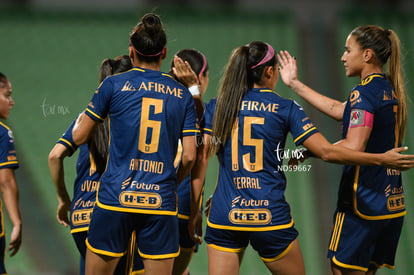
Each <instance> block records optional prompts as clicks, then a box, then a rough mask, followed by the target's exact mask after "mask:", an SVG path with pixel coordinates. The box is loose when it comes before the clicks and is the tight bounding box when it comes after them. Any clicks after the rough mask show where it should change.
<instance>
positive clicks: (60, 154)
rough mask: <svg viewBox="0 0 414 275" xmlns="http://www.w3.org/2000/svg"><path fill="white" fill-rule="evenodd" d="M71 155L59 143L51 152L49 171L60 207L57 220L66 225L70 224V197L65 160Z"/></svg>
mask: <svg viewBox="0 0 414 275" xmlns="http://www.w3.org/2000/svg"><path fill="white" fill-rule="evenodd" d="M68 155H70V151H69V149H68V148H67V147H66V146H64V145H62V144H60V143H57V144H56V145H55V147H53V149H52V151H50V153H49V158H48V163H49V171H50V175H51V177H52V181H53V183H54V185H55V188H56V193H57V199H58V207H57V216H56V218H57V220H58V222H59V223H60V224H62V225H64V226H66V227H67V226H68V225H69V217H68V212H69V210H70V203H71V201H70V198H69V194H68V191H67V189H66V185H65V173H64V167H63V160H64V158H65V157H67V156H68Z"/></svg>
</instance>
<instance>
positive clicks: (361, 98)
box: [348, 85, 375, 114]
mask: <svg viewBox="0 0 414 275" xmlns="http://www.w3.org/2000/svg"><path fill="white" fill-rule="evenodd" d="M373 100H375V97H370V93H369V90H368V89H366V88H365V87H364V86H361V85H359V86H356V87H355V88H354V89H352V91H351V93H350V95H349V98H348V101H349V104H350V107H351V110H352V109H360V110H365V111H367V112H369V113H371V114H373V113H374V112H375V103H374V102H373Z"/></svg>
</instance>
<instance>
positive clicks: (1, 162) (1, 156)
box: [0, 122, 19, 237]
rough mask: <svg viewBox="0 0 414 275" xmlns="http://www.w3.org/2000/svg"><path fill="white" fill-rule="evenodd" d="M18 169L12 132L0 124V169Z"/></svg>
mask: <svg viewBox="0 0 414 275" xmlns="http://www.w3.org/2000/svg"><path fill="white" fill-rule="evenodd" d="M18 167H19V161H18V160H17V156H16V150H15V149H14V138H13V132H12V130H11V129H10V128H9V127H8V126H7V125H6V124H4V123H2V122H0V169H2V168H11V169H16V168H18ZM0 220H1V224H0V237H2V236H4V223H3V206H2V201H1V200H0Z"/></svg>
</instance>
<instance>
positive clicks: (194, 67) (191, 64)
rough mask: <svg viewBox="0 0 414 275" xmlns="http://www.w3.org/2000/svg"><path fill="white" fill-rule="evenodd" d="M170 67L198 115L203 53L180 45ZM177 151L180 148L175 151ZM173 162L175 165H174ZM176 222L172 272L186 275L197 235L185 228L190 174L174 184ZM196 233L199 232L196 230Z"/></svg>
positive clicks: (202, 87) (203, 75)
mask: <svg viewBox="0 0 414 275" xmlns="http://www.w3.org/2000/svg"><path fill="white" fill-rule="evenodd" d="M171 70H172V73H173V74H174V76H176V77H177V78H178V80H179V81H180V82H182V83H184V84H185V85H186V86H187V87H189V90H190V92H191V94H192V96H193V99H194V103H195V106H196V111H197V114H198V118H199V119H201V117H202V114H203V112H204V103H203V100H202V96H203V94H204V93H205V91H206V89H207V86H208V82H209V77H208V75H209V67H208V63H207V59H206V58H205V56H204V54H203V53H201V52H200V51H198V50H195V49H183V50H180V51H179V52H177V53H176V54H175V57H174V60H173V62H172V63H171ZM179 153H180V152H179ZM176 166H177V165H176ZM177 195H178V222H179V226H180V254H179V255H178V257H177V258H176V259H175V260H174V267H173V273H172V274H173V275H181V274H183V275H186V274H188V273H189V271H188V268H187V267H188V264H189V263H190V261H191V258H192V256H193V254H194V252H195V251H196V249H197V245H198V244H199V243H200V242H201V239H200V240H198V239H197V242H194V241H193V239H192V238H191V236H192V235H194V232H193V234H190V233H189V231H188V220H189V218H190V214H191V211H190V201H191V199H190V197H191V190H190V176H188V177H186V178H185V179H184V180H183V181H182V182H181V183H180V185H179V186H178V189H177ZM199 235H201V233H200V232H199Z"/></svg>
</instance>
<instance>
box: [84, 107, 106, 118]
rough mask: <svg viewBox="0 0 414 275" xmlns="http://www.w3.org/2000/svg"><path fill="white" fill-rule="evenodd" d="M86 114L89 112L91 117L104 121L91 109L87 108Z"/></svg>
mask: <svg viewBox="0 0 414 275" xmlns="http://www.w3.org/2000/svg"><path fill="white" fill-rule="evenodd" d="M85 112H88V113H90V114H91V115H93V116H94V117H96V118H97V119H99V120H102V121H103V120H104V119H103V118H102V117H100V116H98V115H97V114H96V113H95V112H93V111H92V110H91V109H89V108H86V110H85Z"/></svg>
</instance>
